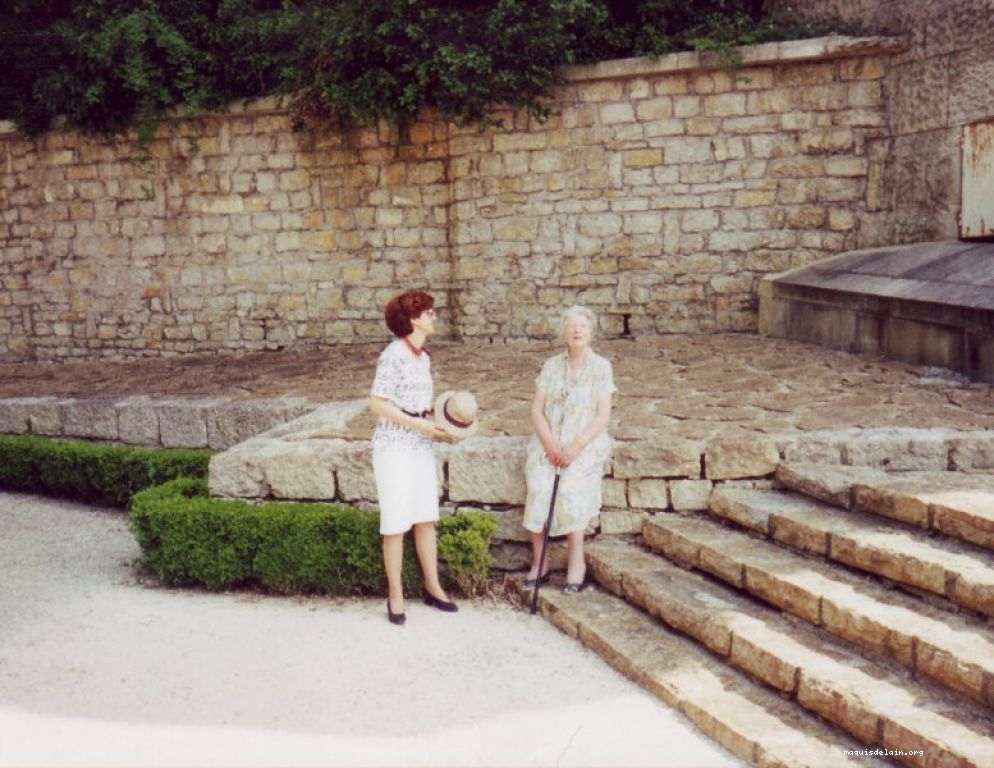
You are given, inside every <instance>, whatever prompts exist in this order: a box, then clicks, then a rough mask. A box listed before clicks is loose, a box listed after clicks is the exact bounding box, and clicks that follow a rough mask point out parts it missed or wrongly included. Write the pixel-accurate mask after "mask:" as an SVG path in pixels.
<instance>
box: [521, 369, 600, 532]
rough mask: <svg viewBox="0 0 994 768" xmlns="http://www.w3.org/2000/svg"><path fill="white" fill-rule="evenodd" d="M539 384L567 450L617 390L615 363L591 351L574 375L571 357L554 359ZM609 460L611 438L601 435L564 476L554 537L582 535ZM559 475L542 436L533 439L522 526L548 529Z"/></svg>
mask: <svg viewBox="0 0 994 768" xmlns="http://www.w3.org/2000/svg"><path fill="white" fill-rule="evenodd" d="M535 385H536V387H537V389H538V391H539V392H541V393H542V394H543V395H544V396H545V418H546V419H547V420H548V422H549V426H550V428H551V430H552V436H553V438H555V439H556V441H557V442H558V443H559V444H560V445H562V446H563V447H566V446H567V445H569V444H570V442H571V441H572V440H573V438H575V437H576V436H577V435H578V434H579V433H580V432H582V431H583V429H584V428H585V427H586V426H587V425H588V424H590V422H591V421H592V420H593V418H594V416H595V415H596V414H597V404H598V403H599V402H600V401H601V400H603V399H605V398H608V397H611V396H612V395H613V394H614V393H615V392H616V391H617V389H616V387H615V386H614V375H613V372H612V370H611V363H610V362H609V361H608V360H606V359H604V358H603V357H601V356H600V355H598V354H595V353H594V352H592V351H588V352H587V359H586V362H585V363H584V366H583V368H582V369H581V370H580V372H579V373H578V374H576V375H575V376H574V375H572V374H570V373H569V357H568V355H567V353H565V352H564V353H562V354H560V355H556V356H555V357H552V358H549V359H548V360H546V361H545V364H544V365H543V366H542V372H541V373H540V374H539V376H538V378H537V379H536V380H535ZM610 456H611V438H610V437H609V436H608V434H607V432H602V433H601V434H600V435H598V436H597V437H596V438H594V439H593V440H592V441H591V442H589V443H588V444H587V445H586V447H585V448H584V449H583V451H581V452H580V455H579V456H577V457H576V460H575V461H573V463H572V464H570V465H569V466H568V467H567V468H566V469H565V470H563V471H562V473H561V476H560V478H559V490H558V492H557V495H556V509H555V513H554V515H553V519H552V528H551V530H550V535H552V536H561V535H563V534H566V533H573V532H575V531H583V530H585V529H586V527H587V524H588V523H589V522H590V520H591V519H592V518H593V517H594V516H595V515H597V514H598V513H599V512H600V509H601V478H602V477H603V476H604V463H605V462H606V461H607V460H608V458H610ZM555 475H556V469H555V467H553V466H552V464H550V463H549V460H548V458H547V457H546V455H545V450H544V449H543V448H542V442H541V441H540V440H539V439H538V436H537V435H534V436H532V439H531V440H530V441H529V443H528V452H527V456H526V459H525V480H526V483H527V486H528V495H527V500H526V502H525V514H524V521H523V522H524V526H525V528H527V529H528V530H529V531H533V532H535V533H541V532H542V529H543V527H544V526H545V521H546V518H547V517H548V515H549V503H550V501H551V500H552V484H553V481H554V479H555Z"/></svg>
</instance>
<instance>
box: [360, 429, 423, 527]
mask: <svg viewBox="0 0 994 768" xmlns="http://www.w3.org/2000/svg"><path fill="white" fill-rule="evenodd" d="M373 475H374V476H375V478H376V495H377V497H379V502H380V534H381V535H383V536H389V535H392V534H395V533H405V532H406V531H408V530H410V528H411V526H412V525H414V524H415V523H429V522H434V521H435V520H438V478H437V477H436V475H435V453H434V451H431V450H427V451H426V450H418V449H414V450H411V449H410V448H387V447H376V446H374V448H373Z"/></svg>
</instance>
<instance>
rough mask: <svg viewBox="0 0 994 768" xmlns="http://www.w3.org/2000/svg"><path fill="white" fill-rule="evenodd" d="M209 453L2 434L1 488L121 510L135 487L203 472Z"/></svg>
mask: <svg viewBox="0 0 994 768" xmlns="http://www.w3.org/2000/svg"><path fill="white" fill-rule="evenodd" d="M210 456H211V452H210V451H208V450H170V449H162V448H131V447H128V446H123V445H110V444H106V443H89V442H84V441H79V440H56V439H54V438H50V437H39V436H37V435H0V488H4V489H7V490H12V491H23V492H26V493H49V494H53V495H56V496H64V497H67V498H71V499H76V500H79V501H85V502H88V503H90V504H100V505H104V506H111V507H118V508H121V509H125V508H127V506H128V501H129V500H130V499H131V496H132V495H133V494H135V493H137V492H138V491H141V490H144V489H145V488H150V487H152V486H155V485H159V484H161V483H164V482H166V481H168V480H173V479H175V478H178V477H206V476H207V464H208V461H209V460H210Z"/></svg>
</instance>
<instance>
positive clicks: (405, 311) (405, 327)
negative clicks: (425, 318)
mask: <svg viewBox="0 0 994 768" xmlns="http://www.w3.org/2000/svg"><path fill="white" fill-rule="evenodd" d="M433 306H435V299H434V298H432V297H431V296H430V295H429V294H427V293H425V292H424V291H404V292H403V293H401V294H398V295H397V296H394V297H393V298H392V299H390V301H388V302H387V308H386V310H384V312H383V315H384V317H385V318H386V321H387V328H389V329H390V330H391V331H392V332H393V334H394V335H395V336H400V337H401V338H403V337H404V336H408V335H409V334H410V333H411V332H412V331H413V330H414V326H413V325H412V324H411V320H413V319H414V318H416V317H417V316H418V315H420V314H421V313H422V312H424V311H425V310H426V309H431V308H432V307H433Z"/></svg>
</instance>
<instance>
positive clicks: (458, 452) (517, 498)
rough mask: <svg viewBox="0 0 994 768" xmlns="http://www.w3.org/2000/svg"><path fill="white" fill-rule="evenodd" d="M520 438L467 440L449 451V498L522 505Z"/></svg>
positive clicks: (523, 446)
mask: <svg viewBox="0 0 994 768" xmlns="http://www.w3.org/2000/svg"><path fill="white" fill-rule="evenodd" d="M526 447H527V441H526V440H525V439H523V438H512V437H504V438H500V437H498V438H488V439H482V438H470V439H468V440H465V441H463V442H462V443H459V444H458V445H456V446H453V447H452V449H451V450H450V452H449V458H448V462H449V498H450V499H451V500H452V501H473V502H478V503H482V504H524V502H525V496H526V487H525V470H524V467H525V449H526Z"/></svg>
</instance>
